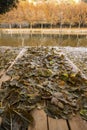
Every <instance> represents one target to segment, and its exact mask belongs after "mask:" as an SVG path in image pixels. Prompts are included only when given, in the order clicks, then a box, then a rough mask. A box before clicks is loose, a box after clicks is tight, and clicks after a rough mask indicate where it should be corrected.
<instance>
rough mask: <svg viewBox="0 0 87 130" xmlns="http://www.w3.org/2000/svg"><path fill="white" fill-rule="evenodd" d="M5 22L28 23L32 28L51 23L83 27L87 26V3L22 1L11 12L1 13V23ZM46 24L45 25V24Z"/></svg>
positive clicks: (46, 25) (52, 25)
mask: <svg viewBox="0 0 87 130" xmlns="http://www.w3.org/2000/svg"><path fill="white" fill-rule="evenodd" d="M0 1H5V0H0ZM8 1H9V0H8ZM10 1H11V0H10ZM14 1H15V2H16V0H14ZM13 5H14V4H13ZM11 7H12V6H11ZM11 7H10V8H11ZM4 22H5V23H8V24H13V23H17V24H20V25H21V24H22V23H28V24H29V25H30V27H31V28H32V27H39V26H37V25H40V27H48V25H50V27H51V28H52V27H57V26H58V25H59V26H60V27H70V28H71V27H83V26H87V3H85V2H80V3H78V4H75V3H72V4H66V3H61V4H58V3H54V2H53V3H52V2H50V3H48V2H42V3H39V4H33V3H29V2H27V1H22V2H19V4H18V6H17V8H13V9H12V10H10V11H9V12H6V13H5V14H3V15H2V14H1V15H0V23H4ZM44 24H45V26H43V25H44ZM28 27H29V26H28Z"/></svg>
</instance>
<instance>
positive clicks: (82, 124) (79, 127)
mask: <svg viewBox="0 0 87 130" xmlns="http://www.w3.org/2000/svg"><path fill="white" fill-rule="evenodd" d="M69 125H70V129H71V130H87V121H85V120H83V119H82V118H81V117H80V116H76V117H74V118H72V119H71V120H69Z"/></svg>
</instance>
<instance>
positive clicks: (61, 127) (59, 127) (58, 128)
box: [48, 118, 68, 130]
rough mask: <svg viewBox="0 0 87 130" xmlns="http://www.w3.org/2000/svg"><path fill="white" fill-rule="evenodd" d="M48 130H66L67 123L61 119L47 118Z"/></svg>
mask: <svg viewBox="0 0 87 130" xmlns="http://www.w3.org/2000/svg"><path fill="white" fill-rule="evenodd" d="M48 122H49V130H68V126H67V122H66V120H63V119H59V120H57V119H52V118H48Z"/></svg>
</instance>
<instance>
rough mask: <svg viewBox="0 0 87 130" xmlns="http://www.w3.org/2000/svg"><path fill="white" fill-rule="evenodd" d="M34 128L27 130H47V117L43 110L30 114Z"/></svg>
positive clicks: (30, 127)
mask: <svg viewBox="0 0 87 130" xmlns="http://www.w3.org/2000/svg"><path fill="white" fill-rule="evenodd" d="M32 115H33V118H34V122H35V123H34V126H29V128H28V130H47V116H46V114H45V112H44V111H43V110H34V111H33V112H32Z"/></svg>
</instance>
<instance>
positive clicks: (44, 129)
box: [28, 110, 87, 130]
mask: <svg viewBox="0 0 87 130" xmlns="http://www.w3.org/2000/svg"><path fill="white" fill-rule="evenodd" d="M32 115H33V117H34V125H33V126H29V128H28V130H87V122H86V121H85V120H83V119H81V117H80V116H75V117H73V118H72V119H71V120H63V119H52V118H50V117H48V116H46V114H45V112H44V111H43V110H35V111H33V112H32Z"/></svg>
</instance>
